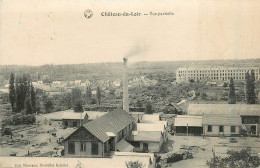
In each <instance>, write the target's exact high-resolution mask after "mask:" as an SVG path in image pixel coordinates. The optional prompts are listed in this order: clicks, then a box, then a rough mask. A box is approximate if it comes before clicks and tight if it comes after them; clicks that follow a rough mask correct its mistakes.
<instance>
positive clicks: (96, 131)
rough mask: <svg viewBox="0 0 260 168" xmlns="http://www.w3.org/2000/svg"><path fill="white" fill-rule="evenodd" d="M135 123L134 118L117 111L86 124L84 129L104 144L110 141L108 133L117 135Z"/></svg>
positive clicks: (119, 110)
mask: <svg viewBox="0 0 260 168" xmlns="http://www.w3.org/2000/svg"><path fill="white" fill-rule="evenodd" d="M132 122H134V118H133V117H132V116H131V115H129V114H128V113H127V112H125V111H124V110H122V109H116V110H115V111H112V112H110V113H107V114H105V115H103V116H101V117H99V118H98V119H96V120H93V121H91V122H88V123H86V124H84V127H85V128H86V129H87V130H88V131H89V132H91V133H92V134H93V135H94V136H95V137H97V138H98V139H99V140H101V141H102V142H106V141H107V140H109V136H108V135H107V132H113V133H114V134H117V133H118V132H119V131H121V130H122V129H123V128H125V127H126V126H128V125H129V124H130V123H132Z"/></svg>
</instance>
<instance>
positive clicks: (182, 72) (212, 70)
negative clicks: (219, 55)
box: [178, 70, 259, 73]
mask: <svg viewBox="0 0 260 168" xmlns="http://www.w3.org/2000/svg"><path fill="white" fill-rule="evenodd" d="M248 71H249V70H217V71H214V70H210V71H178V73H187V72H188V73H212V72H213V73H215V72H231V73H232V72H245V73H246V72H248ZM253 71H254V72H255V73H257V72H259V70H253Z"/></svg>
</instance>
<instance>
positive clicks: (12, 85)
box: [9, 73, 16, 112]
mask: <svg viewBox="0 0 260 168" xmlns="http://www.w3.org/2000/svg"><path fill="white" fill-rule="evenodd" d="M9 100H10V103H11V106H12V112H14V111H15V101H16V94H15V83H14V74H13V73H11V75H10V80H9Z"/></svg>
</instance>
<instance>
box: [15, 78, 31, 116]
mask: <svg viewBox="0 0 260 168" xmlns="http://www.w3.org/2000/svg"><path fill="white" fill-rule="evenodd" d="M30 83H31V82H30V76H29V75H26V74H23V75H22V76H19V77H17V79H16V81H15V86H16V111H17V112H21V111H22V110H24V108H25V99H26V98H27V97H28V95H29V96H30V93H29V91H30Z"/></svg>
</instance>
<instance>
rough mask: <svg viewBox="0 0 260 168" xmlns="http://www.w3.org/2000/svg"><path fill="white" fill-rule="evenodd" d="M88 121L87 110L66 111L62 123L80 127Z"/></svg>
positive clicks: (67, 125)
mask: <svg viewBox="0 0 260 168" xmlns="http://www.w3.org/2000/svg"><path fill="white" fill-rule="evenodd" d="M87 122H88V115H87V112H74V111H73V110H70V111H65V112H64V113H63V116H62V124H63V125H64V126H66V127H80V126H82V125H83V124H85V123H87Z"/></svg>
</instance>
